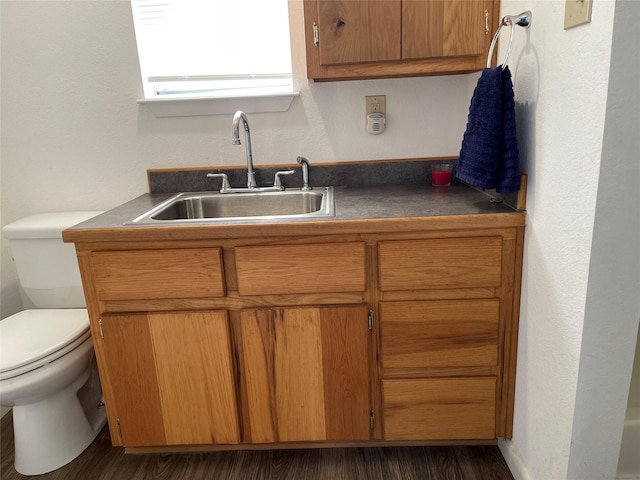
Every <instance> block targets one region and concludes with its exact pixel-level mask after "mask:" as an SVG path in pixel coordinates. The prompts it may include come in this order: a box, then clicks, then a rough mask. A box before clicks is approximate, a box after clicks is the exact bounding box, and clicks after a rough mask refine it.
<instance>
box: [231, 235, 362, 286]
mask: <svg viewBox="0 0 640 480" xmlns="http://www.w3.org/2000/svg"><path fill="white" fill-rule="evenodd" d="M235 250H236V271H237V274H238V292H239V293H240V295H276V294H297V293H331V292H334V293H343V292H363V291H364V290H365V245H364V243H363V242H349V243H322V244H314V245H273V246H248V247H237V248H236V249H235Z"/></svg>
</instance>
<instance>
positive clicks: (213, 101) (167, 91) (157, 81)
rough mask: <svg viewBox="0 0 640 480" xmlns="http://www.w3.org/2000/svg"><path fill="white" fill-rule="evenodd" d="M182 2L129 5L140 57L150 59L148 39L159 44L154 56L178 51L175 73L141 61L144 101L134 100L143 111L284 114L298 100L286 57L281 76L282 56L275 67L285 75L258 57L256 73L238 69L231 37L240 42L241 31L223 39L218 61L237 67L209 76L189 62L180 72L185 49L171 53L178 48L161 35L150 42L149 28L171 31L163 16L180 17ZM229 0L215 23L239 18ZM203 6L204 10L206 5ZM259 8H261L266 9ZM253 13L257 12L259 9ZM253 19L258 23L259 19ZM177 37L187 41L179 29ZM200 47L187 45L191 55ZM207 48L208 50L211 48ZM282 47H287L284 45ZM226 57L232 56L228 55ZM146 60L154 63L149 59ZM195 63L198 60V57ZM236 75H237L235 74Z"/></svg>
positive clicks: (158, 113) (133, 2)
mask: <svg viewBox="0 0 640 480" xmlns="http://www.w3.org/2000/svg"><path fill="white" fill-rule="evenodd" d="M183 1H184V2H185V3H186V1H187V0H157V1H156V0H154V1H147V0H131V6H132V12H133V16H134V23H135V27H136V41H137V44H138V52H139V54H140V55H143V54H146V55H153V50H150V49H149V48H148V45H149V40H148V39H149V38H151V39H152V40H151V41H152V42H155V41H158V44H160V45H163V47H161V49H160V50H158V49H157V48H156V51H161V52H163V53H162V54H164V52H167V51H171V50H173V51H174V52H175V51H178V55H174V59H175V60H173V61H171V65H176V64H181V65H182V66H181V67H179V69H171V68H168V69H166V68H165V67H163V66H162V62H160V63H155V65H156V66H155V67H154V66H153V65H154V64H149V63H148V62H146V63H145V62H143V61H141V62H140V63H141V65H140V68H141V77H142V82H143V89H144V91H145V97H146V98H142V99H139V100H138V101H137V102H138V104H139V105H140V106H141V107H142V108H146V109H149V110H150V111H151V112H152V113H153V114H154V115H155V116H156V117H175V116H199V115H217V114H232V113H234V112H235V111H236V110H238V109H242V110H244V111H245V112H247V113H258V112H284V111H287V110H288V109H289V107H290V106H291V103H292V102H293V99H294V98H295V97H297V96H299V92H297V91H294V89H293V73H292V68H291V63H292V62H291V60H290V58H289V62H288V63H289V65H290V67H289V71H288V72H287V71H286V69H287V67H286V64H287V60H286V57H284V58H283V57H281V58H282V59H283V60H284V61H279V62H278V63H279V65H280V66H279V67H277V68H278V69H281V70H285V71H283V72H272V71H271V70H269V67H270V65H265V64H264V63H263V62H261V61H260V60H261V59H262V58H266V57H265V56H264V55H263V56H262V57H261V56H259V55H258V56H256V61H255V63H252V65H253V66H254V67H257V64H260V63H263V66H262V68H261V69H260V68H255V70H256V71H255V72H254V71H253V67H252V68H251V69H245V68H244V67H243V65H242V64H236V63H235V59H236V58H243V57H241V56H238V55H235V52H236V50H234V43H233V40H234V38H231V37H233V36H234V35H235V36H236V37H239V40H244V38H243V37H242V31H239V32H237V35H236V32H233V34H232V35H228V36H229V37H230V38H229V45H228V49H222V50H221V51H220V53H219V55H220V57H222V58H226V60H227V61H228V62H230V63H227V62H223V63H222V65H229V64H236V67H231V68H227V69H226V71H219V73H218V74H217V75H216V74H215V72H208V69H206V70H205V69H202V68H200V67H198V65H199V63H198V62H196V64H195V65H194V64H192V63H191V65H192V66H191V67H189V66H188V65H187V67H186V68H185V65H184V62H183V57H182V56H181V55H180V52H181V51H186V48H185V47H183V46H178V48H175V45H179V43H178V44H176V43H175V42H173V43H172V42H169V43H167V42H163V40H164V39H165V38H166V36H161V37H157V36H156V37H153V34H154V29H156V31H157V29H158V28H161V29H163V31H171V30H169V29H170V28H171V25H170V24H169V25H168V24H167V18H169V22H170V21H171V17H167V14H168V13H169V14H170V13H171V12H174V13H175V17H177V16H178V15H179V14H180V9H181V7H184V6H185V3H180V2H183ZM228 1H229V2H231V3H230V4H223V5H221V6H220V8H226V7H228V6H231V10H227V12H226V14H225V15H226V16H224V17H223V16H219V17H217V18H218V19H221V18H231V16H232V15H236V14H237V15H240V14H241V13H242V9H237V8H235V7H237V6H238V5H237V4H234V0H228ZM263 1H264V0H263ZM204 5H205V8H206V7H207V6H210V5H211V4H210V3H209V4H204ZM263 5H265V6H266V4H263ZM187 8H189V7H187ZM256 8H258V9H259V8H260V5H259V6H257V7H256ZM136 9H138V12H139V13H140V15H138V14H137V11H136ZM145 9H146V10H145ZM158 11H160V14H159V15H158V14H157V12H158ZM191 11H193V10H191ZM150 12H151V13H150ZM189 12H190V11H188V10H187V13H186V14H187V15H189ZM231 12H232V13H231ZM212 13H215V12H212ZM262 13H263V14H264V16H267V15H268V14H269V13H270V12H269V11H263V12H262ZM156 16H158V17H159V18H160V20H159V25H160V27H158V25H157V24H154V23H155V22H156V18H154V17H156ZM175 17H174V18H175ZM199 18H204V17H197V16H196V17H192V19H191V20H189V22H193V23H194V24H197V23H199ZM207 18H212V17H207ZM257 18H260V16H258V17H257ZM219 21H220V20H218V22H219ZM212 23H213V21H212ZM190 24H191V23H190ZM252 26H253V28H248V27H247V26H244V31H245V33H246V31H252V32H253V31H256V29H259V28H260V27H261V24H260V23H258V24H256V23H255V21H254V23H253V25H252ZM178 28H180V27H178ZM220 28H224V25H220V23H218V30H220ZM149 32H151V33H149ZM173 32H175V30H173ZM178 32H179V33H178V34H175V35H176V36H175V38H178V39H179V38H184V37H189V36H190V32H189V31H188V30H187V31H185V33H184V34H181V33H180V32H183V30H178ZM142 35H147V37H146V38H147V43H145V41H144V40H143V39H142ZM225 38H226V37H225ZM247 38H248V37H247ZM236 40H238V39H236ZM281 40H284V39H283V38H282V37H281ZM225 41H226V40H225ZM285 41H286V40H285ZM199 42H200V43H196V44H193V43H192V44H191V45H194V46H193V48H192V49H191V51H194V50H195V51H197V50H198V45H203V44H204V43H203V42H202V41H200V40H199ZM214 43H218V42H214ZM158 44H153V45H158ZM209 44H210V45H211V44H212V43H209ZM287 48H289V46H288V45H287ZM180 49H182V50H180ZM203 50H205V51H204V52H203V53H202V55H206V54H207V53H208V51H207V50H206V49H203ZM212 50H213V49H212ZM258 50H259V49H258ZM255 53H256V52H254V51H253V49H252V47H250V48H249V50H247V55H251V54H255ZM162 54H161V55H162ZM231 54H234V55H233V56H232V55H231ZM220 57H218V58H220ZM151 58H152V59H153V57H151ZM157 58H159V57H156V59H157ZM160 58H161V57H160ZM185 58H186V57H185ZM195 58H201V56H198V57H195ZM265 67H266V68H265ZM236 70H238V72H237V73H236ZM208 73H212V74H213V75H209V74H208ZM154 75H155V76H154Z"/></svg>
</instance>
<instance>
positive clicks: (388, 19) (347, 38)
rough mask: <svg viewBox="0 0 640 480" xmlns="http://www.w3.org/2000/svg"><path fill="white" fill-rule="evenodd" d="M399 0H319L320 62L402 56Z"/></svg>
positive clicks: (332, 63)
mask: <svg viewBox="0 0 640 480" xmlns="http://www.w3.org/2000/svg"><path fill="white" fill-rule="evenodd" d="M400 15H401V3H400V1H399V0H376V1H371V0H342V1H333V0H330V1H326V0H319V1H318V29H319V35H320V38H321V39H322V41H321V42H320V43H319V47H320V64H321V65H335V64H341V63H359V62H379V61H387V60H399V59H400V21H401V18H400Z"/></svg>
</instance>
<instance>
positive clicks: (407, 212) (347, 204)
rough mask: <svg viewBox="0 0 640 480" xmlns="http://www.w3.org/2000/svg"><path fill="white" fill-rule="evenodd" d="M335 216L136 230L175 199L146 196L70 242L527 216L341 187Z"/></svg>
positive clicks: (478, 201)
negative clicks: (139, 219)
mask: <svg viewBox="0 0 640 480" xmlns="http://www.w3.org/2000/svg"><path fill="white" fill-rule="evenodd" d="M334 191H335V216H334V217H324V218H302V219H300V218H297V219H295V220H260V221H255V220H229V221H223V222H221V221H216V222H215V223H211V222H208V221H207V220H192V221H189V222H180V223H178V222H176V223H175V224H171V222H170V221H169V222H158V226H149V225H139V224H132V223H131V222H132V220H133V219H135V218H137V217H139V216H140V215H142V214H144V213H145V212H147V211H148V210H150V209H152V208H153V207H154V206H156V205H158V204H159V203H161V202H163V201H165V200H167V199H168V198H170V197H171V196H172V194H144V195H141V196H140V197H138V198H135V199H133V200H131V201H129V202H127V203H125V204H123V205H120V206H118V207H116V208H114V209H112V210H109V211H107V212H105V213H103V214H102V215H98V216H97V217H94V218H92V219H90V220H88V221H86V222H83V223H81V224H79V225H76V226H74V227H71V228H69V229H67V230H65V232H64V234H63V238H64V239H65V241H68V242H85V241H91V242H94V241H147V240H149V241H152V240H165V241H166V240H193V239H213V238H230V237H237V236H255V235H259V236H277V235H308V234H335V233H356V234H357V233H372V232H397V231H411V230H417V229H425V228H427V229H428V228H434V229H457V228H493V227H512V226H522V225H524V222H525V213H524V212H522V211H516V210H514V209H513V208H512V207H510V206H508V205H505V204H503V203H495V202H492V201H491V197H490V196H489V195H487V194H485V193H483V192H482V191H479V190H476V189H474V188H471V187H469V186H466V185H452V186H451V187H431V186H427V185H400V186H379V187H364V188H357V187H335V190H334Z"/></svg>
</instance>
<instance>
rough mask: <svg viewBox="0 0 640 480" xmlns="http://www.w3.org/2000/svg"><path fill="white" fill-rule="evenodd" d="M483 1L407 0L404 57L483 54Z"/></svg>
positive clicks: (403, 10) (403, 7) (405, 6)
mask: <svg viewBox="0 0 640 480" xmlns="http://www.w3.org/2000/svg"><path fill="white" fill-rule="evenodd" d="M484 3H485V2H484V1H483V0H403V2H402V58H404V59H411V58H430V57H452V56H466V55H483V56H485V58H486V45H485V43H486V42H485V34H484V11H485V9H484Z"/></svg>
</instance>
